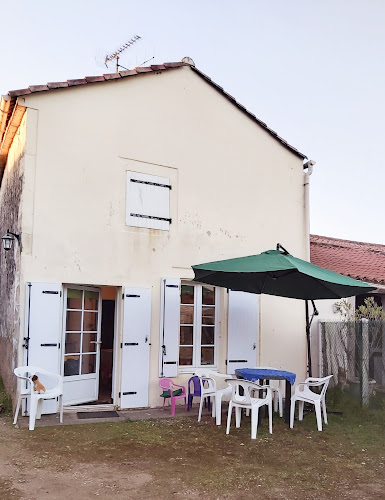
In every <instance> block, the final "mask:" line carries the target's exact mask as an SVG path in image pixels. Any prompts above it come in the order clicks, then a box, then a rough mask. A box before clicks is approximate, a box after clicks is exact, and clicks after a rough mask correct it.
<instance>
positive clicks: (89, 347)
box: [83, 333, 97, 352]
mask: <svg viewBox="0 0 385 500" xmlns="http://www.w3.org/2000/svg"><path fill="white" fill-rule="evenodd" d="M96 346H97V344H96V333H83V352H95V351H96Z"/></svg>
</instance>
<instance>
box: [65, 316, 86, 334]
mask: <svg viewBox="0 0 385 500" xmlns="http://www.w3.org/2000/svg"><path fill="white" fill-rule="evenodd" d="M81 321H82V313H81V311H67V323H66V329H67V331H76V332H80V330H81Z"/></svg>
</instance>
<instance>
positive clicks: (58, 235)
mask: <svg viewBox="0 0 385 500" xmlns="http://www.w3.org/2000/svg"><path fill="white" fill-rule="evenodd" d="M0 127H1V128H0V130H1V147H0V166H1V172H2V176H1V177H2V180H1V188H0V230H1V231H2V235H3V234H5V233H6V232H7V230H9V231H11V232H12V233H14V234H16V235H19V234H20V244H19V242H18V240H17V239H14V240H13V247H12V249H11V250H9V251H5V250H4V249H1V251H0V259H1V260H0V263H1V275H0V279H1V280H0V318H1V319H0V374H1V376H2V377H3V378H4V380H5V383H6V387H7V388H8V389H9V390H13V389H14V387H15V385H14V383H15V382H14V377H13V376H12V369H13V368H14V367H15V366H17V365H22V364H27V363H28V364H29V365H31V366H32V365H37V366H42V367H43V368H45V369H47V370H49V371H54V372H59V373H61V374H63V375H64V386H65V388H64V400H65V404H67V405H76V404H84V403H87V402H99V403H106V404H113V405H117V406H119V407H121V408H136V407H146V406H157V405H159V404H160V403H161V400H160V397H159V394H160V391H159V387H158V379H159V377H161V376H168V377H175V378H176V380H177V381H180V382H183V383H186V381H187V380H188V378H189V377H190V376H191V373H193V371H194V369H195V368H197V367H200V366H205V367H212V368H216V369H218V370H220V371H221V372H225V371H226V370H227V371H228V373H233V372H234V369H235V368H237V367H240V366H253V365H254V366H255V365H257V364H258V363H259V364H263V365H276V366H277V367H282V368H285V369H287V370H291V371H294V372H296V373H297V376H298V377H299V378H300V379H302V378H303V377H304V376H305V372H306V339H305V334H304V328H305V311H304V305H303V302H302V301H296V300H291V299H284V298H278V297H269V296H263V297H259V296H257V295H253V296H249V295H247V294H241V293H239V292H228V291H227V290H225V289H219V288H214V287H210V286H203V285H200V284H197V283H192V282H191V279H192V278H193V272H192V269H191V265H194V264H199V263H202V262H208V261H212V260H219V259H224V258H231V257H237V256H242V255H248V254H253V253H259V252H261V251H264V250H266V249H270V248H275V245H276V243H277V242H280V243H282V244H283V245H284V246H285V248H288V249H289V250H290V251H291V252H292V253H293V254H294V255H296V256H298V257H299V258H306V256H307V255H308V252H309V233H308V223H307V221H308V211H307V209H308V207H307V206H306V203H305V200H306V199H307V198H306V192H305V189H306V188H304V179H305V178H306V177H305V176H306V175H308V174H306V172H305V173H304V163H303V162H304V159H305V158H306V156H305V155H304V154H302V153H301V152H299V151H298V150H297V149H295V148H294V147H293V146H291V145H290V144H288V143H287V142H286V141H285V140H284V139H282V138H281V137H280V136H278V135H277V133H276V132H274V131H273V130H272V129H270V128H269V127H268V126H267V125H266V124H265V123H264V122H262V121H261V120H259V119H258V118H257V117H256V116H255V115H253V114H252V113H251V112H249V111H248V110H247V109H246V108H244V107H243V106H242V105H241V104H239V103H238V102H237V101H236V100H235V99H234V98H233V97H232V96H230V95H229V94H227V93H226V92H225V91H224V90H223V89H222V88H221V87H220V86H218V85H217V84H216V83H214V82H213V81H212V80H211V79H210V78H209V77H208V76H206V75H205V74H203V73H202V72H201V71H199V70H198V69H197V68H196V67H195V66H194V64H193V62H192V61H191V59H184V60H183V61H182V62H177V63H168V64H167V63H166V64H162V65H156V66H154V65H153V66H149V67H139V68H136V69H133V70H129V71H122V72H119V73H114V74H106V75H103V76H98V77H86V78H82V79H79V80H69V81H66V82H58V83H48V84H47V85H36V86H31V87H29V88H26V89H22V90H15V91H11V92H9V93H8V95H7V96H3V97H2V100H1V123H0ZM305 170H306V169H305ZM11 237H12V235H11Z"/></svg>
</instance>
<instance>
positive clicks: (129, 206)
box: [126, 171, 171, 231]
mask: <svg viewBox="0 0 385 500" xmlns="http://www.w3.org/2000/svg"><path fill="white" fill-rule="evenodd" d="M170 190H171V185H170V179H168V178H167V177H159V176H156V175H149V174H142V173H139V172H131V171H127V186H126V192H127V200H126V225H127V226H135V227H146V228H149V229H161V230H164V231H167V230H169V228H170V220H171V219H170Z"/></svg>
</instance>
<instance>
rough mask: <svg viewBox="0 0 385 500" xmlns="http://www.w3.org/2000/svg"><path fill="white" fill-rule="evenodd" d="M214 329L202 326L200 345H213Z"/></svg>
mask: <svg viewBox="0 0 385 500" xmlns="http://www.w3.org/2000/svg"><path fill="white" fill-rule="evenodd" d="M214 333H215V330H214V327H213V326H202V340H201V344H202V345H207V344H210V345H214Z"/></svg>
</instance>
